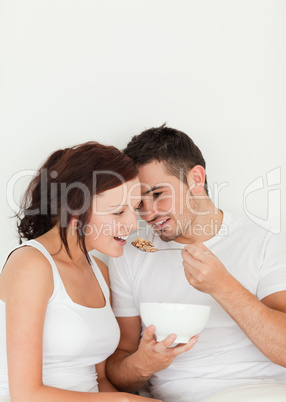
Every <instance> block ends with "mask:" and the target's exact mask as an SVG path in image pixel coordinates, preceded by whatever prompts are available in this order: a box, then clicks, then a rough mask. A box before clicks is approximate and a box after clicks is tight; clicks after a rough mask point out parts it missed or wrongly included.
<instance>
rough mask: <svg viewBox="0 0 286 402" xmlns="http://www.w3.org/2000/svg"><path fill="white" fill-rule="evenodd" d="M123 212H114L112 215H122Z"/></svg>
mask: <svg viewBox="0 0 286 402" xmlns="http://www.w3.org/2000/svg"><path fill="white" fill-rule="evenodd" d="M123 213H124V211H119V212H114V213H113V215H122V214H123Z"/></svg>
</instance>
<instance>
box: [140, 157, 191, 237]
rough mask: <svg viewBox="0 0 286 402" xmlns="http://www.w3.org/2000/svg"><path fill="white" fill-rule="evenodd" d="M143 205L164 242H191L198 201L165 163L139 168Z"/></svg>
mask: <svg viewBox="0 0 286 402" xmlns="http://www.w3.org/2000/svg"><path fill="white" fill-rule="evenodd" d="M139 180H140V182H141V192H142V204H141V206H142V207H141V208H140V209H139V214H140V216H141V218H142V219H144V220H145V221H146V222H147V223H148V224H149V225H151V226H152V228H153V229H154V230H155V231H156V232H157V233H158V234H159V236H160V237H161V239H162V240H163V241H171V240H175V239H176V241H178V242H181V243H187V242H188V237H189V235H190V234H191V225H192V224H193V223H194V221H195V219H196V213H195V211H196V201H195V200H194V199H193V198H192V196H191V194H190V190H189V187H188V186H187V185H186V184H185V183H183V182H182V181H181V180H179V179H178V178H177V177H175V176H173V175H171V174H169V173H167V171H166V168H165V166H164V164H163V162H158V161H153V162H150V163H148V164H146V165H144V166H142V167H141V168H139Z"/></svg>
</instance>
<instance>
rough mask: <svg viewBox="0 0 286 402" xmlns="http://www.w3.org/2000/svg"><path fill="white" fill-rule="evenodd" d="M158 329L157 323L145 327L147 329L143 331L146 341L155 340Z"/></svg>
mask: <svg viewBox="0 0 286 402" xmlns="http://www.w3.org/2000/svg"><path fill="white" fill-rule="evenodd" d="M155 331H156V327H155V325H149V327H147V328H145V331H144V332H143V335H142V339H144V341H145V342H150V341H152V340H154V334H155Z"/></svg>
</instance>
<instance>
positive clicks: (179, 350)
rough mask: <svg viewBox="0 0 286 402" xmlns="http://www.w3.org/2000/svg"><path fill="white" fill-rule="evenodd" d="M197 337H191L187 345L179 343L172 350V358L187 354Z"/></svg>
mask: <svg viewBox="0 0 286 402" xmlns="http://www.w3.org/2000/svg"><path fill="white" fill-rule="evenodd" d="M198 337H199V335H195V336H193V337H192V338H191V339H190V340H189V342H188V343H179V344H178V345H177V346H175V347H174V348H173V350H172V352H173V355H174V356H178V355H180V354H181V353H184V352H187V351H188V350H190V349H192V347H193V346H194V345H195V344H196V343H197V340H198Z"/></svg>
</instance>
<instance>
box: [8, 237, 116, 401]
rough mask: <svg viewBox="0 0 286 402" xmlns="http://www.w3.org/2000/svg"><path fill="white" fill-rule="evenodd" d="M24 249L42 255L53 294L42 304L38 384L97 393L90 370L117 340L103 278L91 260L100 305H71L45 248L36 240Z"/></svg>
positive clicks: (100, 360) (92, 370)
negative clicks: (101, 300)
mask: <svg viewBox="0 0 286 402" xmlns="http://www.w3.org/2000/svg"><path fill="white" fill-rule="evenodd" d="M25 245H27V246H32V247H35V248H36V249H38V250H39V251H40V252H42V253H43V254H44V255H45V256H46V258H47V259H48V260H49V261H50V263H51V269H52V271H53V279H54V291H53V294H52V296H51V298H50V300H49V302H48V306H47V310H46V316H45V324H44V332H43V383H44V384H45V385H49V386H51V387H56V388H62V389H67V390H72V391H82V392H98V385H97V374H96V371H95V365H96V364H98V363H100V362H102V361H104V360H106V359H107V357H108V356H110V355H111V354H112V353H113V352H114V350H115V349H116V347H117V345H118V342H119V336H120V334H119V327H118V323H117V321H116V319H115V317H114V314H113V311H112V309H111V306H110V302H109V289H108V286H107V284H106V282H105V279H104V277H103V275H102V273H101V271H100V269H99V267H98V266H97V264H96V263H95V261H94V260H93V258H91V260H92V269H93V271H94V275H95V276H96V279H97V280H98V282H99V285H100V287H101V290H102V292H103V295H104V298H105V306H104V307H102V308H90V307H85V306H82V305H80V304H77V303H75V302H73V301H72V300H71V298H70V297H69V295H68V294H67V292H66V290H65V287H64V284H63V282H62V280H61V277H60V274H59V272H58V269H57V267H56V264H55V262H54V260H53V259H52V257H51V255H50V254H49V253H48V252H47V250H46V249H45V247H44V246H43V245H42V244H40V243H39V242H37V241H36V240H30V241H27V242H25V243H23V244H22V245H21V246H25ZM21 246H20V247H21ZM12 251H13V250H12ZM19 269H21V266H19ZM8 395H9V386H8V370H7V353H6V319H5V303H4V302H3V301H2V300H0V397H1V396H8Z"/></svg>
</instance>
